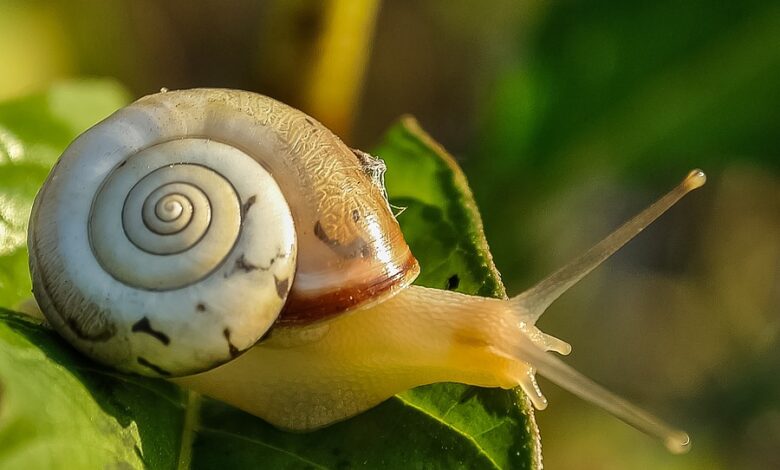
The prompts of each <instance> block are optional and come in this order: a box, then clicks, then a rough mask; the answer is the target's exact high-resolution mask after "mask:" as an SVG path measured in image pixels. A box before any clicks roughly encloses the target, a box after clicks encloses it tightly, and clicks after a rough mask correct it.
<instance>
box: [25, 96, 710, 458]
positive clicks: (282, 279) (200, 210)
mask: <svg viewBox="0 0 780 470" xmlns="http://www.w3.org/2000/svg"><path fill="white" fill-rule="evenodd" d="M383 173H384V165H383V163H382V162H381V161H380V160H378V159H375V158H374V157H371V156H370V155H367V154H365V153H363V152H360V151H353V150H351V149H349V148H348V147H346V146H345V145H344V144H343V143H342V142H341V140H339V139H338V137H336V136H335V135H333V134H332V133H331V132H330V131H328V130H327V129H326V128H325V127H323V126H322V125H321V124H319V123H317V122H316V121H315V120H313V119H312V118H310V117H309V116H306V115H305V114H303V113H301V112H300V111H297V110H295V109H293V108H290V107H288V106H286V105H284V104H281V103H279V102H276V101H274V100H272V99H270V98H267V97H264V96H261V95H257V94H253V93H248V92H242V91H233V90H217V89H196V90H184V91H178V92H167V91H166V92H162V93H159V94H156V95H151V96H147V97H145V98H142V99H140V100H138V101H136V102H135V103H133V104H131V105H130V106H128V107H126V108H123V109H121V110H119V111H117V112H116V113H115V114H113V115H112V116H110V117H109V118H107V119H106V120H105V121H103V122H101V123H100V124H98V125H96V126H95V127H93V128H92V129H90V130H89V131H87V132H86V133H84V134H83V135H82V136H80V137H79V138H78V139H76V140H75V141H74V142H73V143H72V144H71V145H70V146H69V147H68V149H66V151H65V153H64V154H63V155H62V157H61V159H60V161H59V162H58V163H57V165H56V166H55V168H54V169H53V170H52V173H51V174H50V175H49V178H48V179H47V182H46V183H45V185H44V187H43V188H42V189H41V191H40V192H39V194H38V196H37V197H36V201H35V204H34V207H33V212H32V216H31V219H30V233H29V237H28V240H29V251H30V270H31V275H32V279H33V293H34V294H35V297H36V299H37V301H38V304H39V305H40V307H41V310H42V311H43V313H44V315H45V316H46V318H47V319H48V320H49V322H50V323H51V324H52V325H53V326H54V328H55V329H56V330H57V331H58V332H59V333H60V334H61V335H62V336H63V337H65V338H66V339H67V340H68V341H70V342H71V343H72V344H73V345H74V346H75V347H76V348H78V349H79V350H80V351H82V352H83V353H85V354H87V355H88V356H90V357H92V358H94V359H96V360H98V361H100V362H103V363H105V364H107V365H109V366H112V367H115V368H117V369H119V370H122V371H127V372H132V373H139V374H143V375H149V376H153V377H164V378H170V379H171V380H174V381H175V382H177V383H179V384H181V385H183V386H186V387H190V388H191V389H194V390H196V391H199V392H201V393H204V394H206V395H209V396H212V397H215V398H218V399H221V400H224V401H226V402H228V403H231V404H233V405H235V406H237V407H239V408H242V409H244V410H246V411H248V412H250V413H253V414H255V415H257V416H259V417H261V418H263V419H265V420H267V421H269V422H270V423H272V424H274V425H276V426H278V427H280V428H284V429H290V430H296V431H305V430H312V429H317V428H320V427H323V426H326V425H328V424H331V423H333V422H336V421H340V420H343V419H346V418H349V417H350V416H353V415H355V414H357V413H360V412H362V411H364V410H366V409H368V408H371V407H372V406H375V405H376V404H378V403H380V402H381V401H383V400H385V399H387V398H389V397H390V396H392V395H393V394H395V393H398V392H400V391H403V390H406V389H409V388H412V387H415V386H418V385H423V384H429V383H434V382H461V383H466V384H471V385H478V386H483V387H502V388H513V387H517V386H519V387H521V388H522V389H523V391H524V392H525V393H526V394H527V395H528V396H529V397H530V398H531V400H532V401H533V403H534V404H535V405H536V407H537V408H540V409H541V408H544V407H545V406H546V404H547V402H546V400H545V398H544V396H543V395H542V393H541V391H540V390H539V387H538V385H537V384H536V380H535V376H534V374H535V373H536V372H537V371H538V372H540V373H541V374H543V375H545V376H546V377H547V378H549V379H551V380H552V381H554V382H556V383H558V384H559V385H561V386H563V387H564V388H566V389H568V390H570V391H571V392H573V393H575V394H577V395H579V396H581V397H583V398H584V399H586V400H588V401H591V402H593V403H595V404H597V405H599V406H601V407H603V408H604V409H606V410H607V411H610V412H611V413H614V414H615V415H616V416H618V417H619V418H621V419H623V420H624V421H626V422H628V423H630V424H632V425H634V426H636V427H637V428H639V429H641V430H643V431H645V432H648V433H650V434H654V435H657V436H659V437H661V438H662V439H664V440H665V442H666V444H667V446H668V447H669V448H670V449H671V450H673V451H682V450H684V449H685V447H686V446H687V444H688V436H687V435H686V434H684V433H682V432H680V431H676V430H674V429H672V428H670V427H669V426H667V425H665V424H664V423H663V422H661V421H659V420H658V419H656V418H654V417H653V416H651V415H649V414H647V413H645V412H643V411H642V410H640V409H638V408H636V407H634V406H632V405H630V404H629V403H627V402H626V401H624V400H622V399H620V398H619V397H617V396H615V395H613V394H612V393H610V392H608V391H607V390H605V389H603V388H602V387H600V386H599V385H597V384H595V383H593V382H592V381H590V380H589V379H587V378H585V377H584V376H582V375H581V374H579V373H577V372H576V371H574V370H573V369H571V368H570V367H568V366H566V365H565V364H564V363H563V362H561V361H560V360H559V359H558V358H556V357H555V356H554V355H552V354H549V353H548V351H554V352H558V353H560V354H568V353H569V351H570V350H571V348H570V346H569V345H568V344H567V343H565V342H563V341H561V340H559V339H557V338H554V337H552V336H549V335H547V334H545V333H542V332H541V331H540V330H539V329H538V328H536V327H535V323H536V321H537V319H538V318H539V316H540V315H541V314H542V313H543V312H544V310H545V309H546V308H547V307H548V306H549V305H550V304H551V303H552V302H553V301H554V300H555V299H556V298H558V297H559V296H560V295H561V294H562V293H563V292H565V291H566V290H567V289H568V288H569V287H571V286H572V285H573V284H575V283H576V282H577V281H578V280H579V279H581V278H582V277H584V276H585V275H586V274H587V273H588V272H590V271H591V270H592V269H594V268H595V267H596V266H598V265H599V264H600V263H602V262H603V261H604V260H605V259H607V258H608V257H609V256H610V255H611V254H612V253H614V252H615V251H616V250H617V249H619V248H620V247H621V246H623V245H624V244H625V243H626V242H628V241H629V240H630V239H631V238H632V237H633V236H635V235H636V234H637V233H639V232H640V231H641V230H642V229H644V227H645V226H647V225H648V224H649V223H651V222H652V221H653V220H655V219H656V218H657V217H658V216H660V215H661V214H662V213H663V212H664V211H666V210H667V209H668V208H669V207H671V206H672V205H673V204H674V203H675V202H676V201H677V200H679V199H680V198H681V197H682V196H683V195H685V194H686V193H687V192H689V191H690V190H692V189H695V188H697V187H699V186H701V185H702V184H703V183H704V174H703V173H701V172H700V171H694V172H692V173H691V174H690V175H689V176H688V178H686V179H685V180H684V181H683V183H681V184H680V185H679V186H677V187H676V188H674V189H673V190H672V191H671V192H670V193H668V194H667V195H665V196H663V197H662V198H661V199H660V200H659V201H658V202H656V203H655V204H653V205H651V206H650V207H649V208H648V209H646V210H645V211H643V212H642V213H640V214H639V215H638V216H637V217H635V218H634V219H632V220H631V221H629V222H628V223H626V224H625V225H623V226H622V227H620V228H619V229H618V230H616V231H615V232H614V233H613V234H611V235H609V236H608V237H607V238H605V239H604V240H602V241H601V242H600V243H598V244H597V245H595V246H594V247H593V248H591V249H590V250H588V251H587V252H586V253H585V254H584V255H582V256H581V257H579V258H577V259H575V260H574V261H573V262H571V263H570V264H569V265H567V266H565V267H563V268H562V269H560V270H559V271H556V272H555V273H553V274H552V275H551V276H550V277H548V278H547V279H545V280H543V281H541V282H540V283H538V284H537V285H536V286H534V287H532V288H531V289H529V290H527V291H526V292H524V293H522V294H520V295H519V296H517V297H514V298H512V299H507V300H501V299H485V298H481V297H474V296H468V295H463V294H458V293H454V292H449V291H443V290H435V289H427V288H422V287H416V286H410V285H409V284H410V283H411V282H412V281H413V280H414V278H415V277H416V276H417V274H418V272H419V267H418V264H417V261H416V260H415V258H414V257H413V256H412V254H411V252H410V250H409V247H408V246H407V244H406V242H405V241H404V239H403V237H402V235H401V232H400V228H399V226H398V223H397V222H396V220H395V218H394V217H393V214H392V212H391V209H390V206H389V204H388V202H387V199H386V195H385V191H384V187H383V184H382V176H383ZM272 326H273V329H272Z"/></svg>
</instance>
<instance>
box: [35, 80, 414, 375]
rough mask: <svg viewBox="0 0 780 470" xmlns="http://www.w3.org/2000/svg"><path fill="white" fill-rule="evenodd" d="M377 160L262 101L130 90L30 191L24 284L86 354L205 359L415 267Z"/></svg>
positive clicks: (164, 364) (220, 93)
mask: <svg viewBox="0 0 780 470" xmlns="http://www.w3.org/2000/svg"><path fill="white" fill-rule="evenodd" d="M383 169H384V167H383V165H382V163H381V161H379V160H376V159H374V158H373V157H371V156H368V155H366V154H363V153H362V152H356V151H352V150H351V149H349V148H348V147H346V146H345V145H344V143H342V142H341V141H340V140H339V139H338V137H336V136H335V135H334V134H332V133H331V132H330V131H328V130H327V129H326V128H325V127H324V126H322V125H321V124H319V123H318V122H317V121H315V120H314V119H312V118H311V117H309V116H307V115H305V114H303V113H301V112H300V111H297V110H295V109H293V108H290V107H288V106H286V105H284V104H282V103H279V102H277V101H274V100H272V99H270V98H267V97H265V96H261V95H258V94H254V93H250V92H244V91H234V90H220V89H194V90H183V91H172V92H164V93H159V94H156V95H151V96H147V97H144V98H142V99H140V100H138V101H136V102H135V103H133V104H131V105H130V106H128V107H126V108H123V109H121V110H119V111H117V112H116V113H114V114H113V115H112V116H110V117H109V118H107V119H106V120H104V121H103V122H101V123H99V124H98V125H96V126H95V127H93V128H92V129H90V130H88V131H87V132H85V133H84V134H83V135H82V136H80V137H79V138H78V139H77V140H75V141H74V142H73V143H72V144H71V145H70V146H69V147H68V148H67V149H66V151H65V153H64V154H63V155H62V157H61V158H60V160H59V162H58V164H57V165H56V166H55V168H54V169H53V170H52V172H51V174H50V175H49V178H48V180H47V181H46V184H45V185H44V187H43V188H42V189H41V191H40V192H39V194H38V196H37V198H36V201H35V205H34V208H33V213H32V217H31V220H30V234H29V248H30V268H31V273H32V277H33V286H34V287H33V292H34V294H35V297H36V299H37V300H38V303H39V305H40V306H41V309H42V311H43V312H44V313H45V314H46V316H47V318H48V319H49V321H50V322H51V323H52V325H53V326H54V327H55V328H56V329H57V330H58V331H59V332H60V334H62V335H63V336H64V337H65V338H66V339H68V340H69V341H70V342H71V343H73V344H74V345H75V346H76V347H77V348H78V349H80V350H81V351H82V352H84V353H86V354H88V355H90V356H92V357H94V358H96V359H98V360H99V361H101V362H104V363H107V364H110V365H112V366H113V367H116V368H118V369H120V370H124V371H132V372H136V373H140V374H145V375H153V376H160V375H163V376H169V375H170V376H175V375H185V374H191V373H195V372H199V371H203V370H207V369H210V368H212V367H214V366H216V365H218V364H221V363H223V362H225V361H228V360H230V359H231V358H232V357H235V356H236V355H237V354H239V353H240V352H242V351H244V350H246V349H248V348H249V347H251V346H252V345H253V344H255V343H256V342H257V341H258V340H259V339H260V338H261V337H262V336H263V335H264V334H265V333H266V332H267V331H268V329H269V328H270V327H271V326H272V325H273V324H275V323H276V324H283V325H301V324H308V323H311V322H314V321H318V320H320V319H323V318H327V317H330V316H333V315H336V314H338V313H341V312H345V311H347V310H350V309H353V308H356V307H359V306H363V305H366V304H369V303H375V302H379V301H381V300H382V299H384V298H386V297H388V296H390V295H392V294H394V293H395V292H397V291H398V290H400V289H401V288H403V287H405V286H407V285H408V284H409V283H411V281H412V280H413V279H414V278H415V277H416V276H417V274H418V272H419V267H418V264H417V261H416V260H415V259H414V257H413V256H412V254H411V252H410V250H409V247H408V246H407V245H406V243H405V242H404V239H403V236H402V235H401V232H400V229H399V227H398V224H397V222H396V221H395V219H394V217H393V215H392V212H391V210H390V207H389V205H388V203H387V200H386V197H385V195H384V188H383V186H382V184H381V176H382V172H383Z"/></svg>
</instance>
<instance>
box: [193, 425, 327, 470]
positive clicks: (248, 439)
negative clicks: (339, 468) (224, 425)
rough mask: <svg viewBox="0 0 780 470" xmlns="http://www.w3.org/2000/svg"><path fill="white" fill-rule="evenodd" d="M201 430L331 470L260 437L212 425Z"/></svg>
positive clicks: (202, 427)
mask: <svg viewBox="0 0 780 470" xmlns="http://www.w3.org/2000/svg"><path fill="white" fill-rule="evenodd" d="M199 430H200V431H201V432H208V433H211V434H219V435H222V436H226V437H232V438H234V439H239V440H242V441H245V442H249V443H251V444H256V445H259V446H262V447H266V448H268V449H271V450H274V451H276V452H279V453H280V454H284V455H287V456H289V457H293V458H295V459H298V460H300V461H301V462H303V463H306V464H308V465H311V466H313V467H314V468H320V469H323V470H329V469H328V467H325V466H323V465H320V464H318V463H317V462H314V461H312V460H309V459H306V458H304V457H301V456H300V455H298V454H294V453H292V452H290V451H288V450H284V449H282V448H281V447H276V446H274V445H271V444H268V443H266V442H263V441H261V440H258V439H252V438H251V437H247V436H242V435H241V434H236V433H234V432H230V431H224V430H221V429H214V428H210V427H207V426H201V427H200V429H199Z"/></svg>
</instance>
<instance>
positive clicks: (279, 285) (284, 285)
mask: <svg viewBox="0 0 780 470" xmlns="http://www.w3.org/2000/svg"><path fill="white" fill-rule="evenodd" d="M274 282H276V294H277V295H278V296H279V298H280V299H282V300H284V299H285V298H286V297H287V292H288V291H289V290H290V278H287V279H279V278H278V277H276V276H274Z"/></svg>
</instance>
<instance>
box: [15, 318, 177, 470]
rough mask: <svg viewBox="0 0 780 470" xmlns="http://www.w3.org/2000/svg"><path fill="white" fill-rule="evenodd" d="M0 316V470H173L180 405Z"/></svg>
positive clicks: (167, 391) (168, 394) (150, 384)
mask: <svg viewBox="0 0 780 470" xmlns="http://www.w3.org/2000/svg"><path fill="white" fill-rule="evenodd" d="M184 395H185V394H184V393H182V391H181V390H179V389H178V388H177V387H176V386H174V385H172V384H169V383H167V382H164V381H160V380H151V379H146V378H142V377H135V376H128V375H123V374H119V373H116V372H112V371H109V370H106V369H105V368H103V367H100V366H97V365H95V364H94V363H92V362H91V361H89V360H88V359H86V358H84V357H83V356H81V355H79V354H78V353H76V352H75V350H73V349H72V348H71V347H69V346H68V345H67V344H66V343H65V342H64V341H62V340H61V339H60V338H59V337H58V336H57V334H56V333H54V332H53V331H51V330H49V329H47V328H43V327H41V326H40V325H38V324H35V323H32V322H31V321H29V320H27V319H26V318H25V317H23V316H21V315H18V314H14V313H12V312H9V311H6V310H3V309H0V468H52V469H55V468H63V469H71V468H143V467H144V466H147V467H150V468H173V467H174V465H175V462H176V461H177V459H178V453H179V451H180V448H181V445H180V444H181V439H182V429H183V426H182V421H183V418H184V413H183V410H184V407H185V405H184V403H185V402H184V399H183V396H184Z"/></svg>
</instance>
